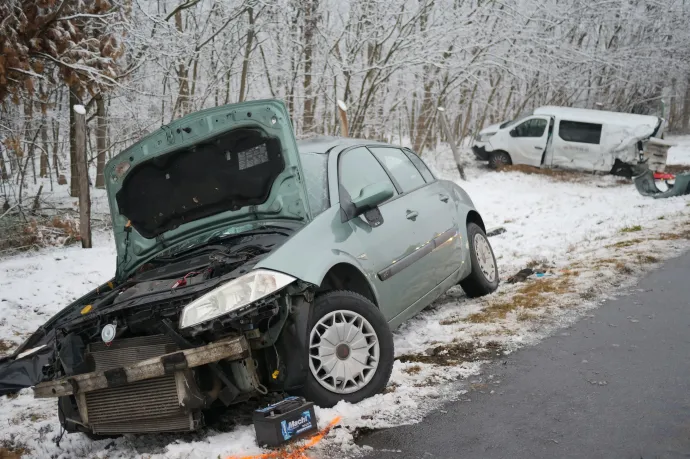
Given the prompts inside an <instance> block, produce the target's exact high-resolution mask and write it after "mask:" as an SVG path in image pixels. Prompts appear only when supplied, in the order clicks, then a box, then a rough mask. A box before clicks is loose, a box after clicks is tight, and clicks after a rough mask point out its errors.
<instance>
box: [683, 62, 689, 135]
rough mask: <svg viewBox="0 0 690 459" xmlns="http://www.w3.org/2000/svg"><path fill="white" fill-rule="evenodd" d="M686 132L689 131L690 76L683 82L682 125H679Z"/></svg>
mask: <svg viewBox="0 0 690 459" xmlns="http://www.w3.org/2000/svg"><path fill="white" fill-rule="evenodd" d="M681 129H683V132H685V133H686V134H687V133H688V132H690V76H688V79H687V81H686V82H685V100H684V101H683V125H682V126H681Z"/></svg>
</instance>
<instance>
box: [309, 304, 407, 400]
mask: <svg viewBox="0 0 690 459" xmlns="http://www.w3.org/2000/svg"><path fill="white" fill-rule="evenodd" d="M393 356H394V354H393V334H392V333H391V331H390V329H389V328H388V323H387V322H386V319H385V318H384V317H383V314H381V311H379V310H378V308H377V307H376V306H375V305H374V304H373V303H372V302H371V301H369V300H367V299H366V298H364V297H363V296H361V295H359V294H357V293H354V292H350V291H335V292H329V293H326V294H325V295H321V296H318V297H317V298H316V301H314V306H313V311H312V315H311V320H310V322H309V375H308V376H307V382H306V384H305V387H304V396H305V397H306V398H307V399H309V400H311V401H313V402H314V403H316V404H317V405H319V406H321V407H331V406H333V405H335V404H336V403H338V402H339V401H341V400H345V401H346V402H349V403H357V402H360V401H362V400H364V399H365V398H368V397H371V396H372V395H376V394H378V393H379V392H381V391H383V389H384V388H385V387H386V384H387V383H388V379H389V378H390V376H391V372H392V371H393V361H394V358H393Z"/></svg>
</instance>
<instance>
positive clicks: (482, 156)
mask: <svg viewBox="0 0 690 459" xmlns="http://www.w3.org/2000/svg"><path fill="white" fill-rule="evenodd" d="M472 153H474V156H475V157H476V158H477V160H479V161H488V160H489V152H488V151H486V147H484V146H483V145H482V146H478V145H473V146H472Z"/></svg>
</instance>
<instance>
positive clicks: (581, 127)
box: [558, 120, 601, 145]
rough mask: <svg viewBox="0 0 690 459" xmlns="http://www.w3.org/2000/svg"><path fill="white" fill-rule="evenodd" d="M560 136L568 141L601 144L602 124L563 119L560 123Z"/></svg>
mask: <svg viewBox="0 0 690 459" xmlns="http://www.w3.org/2000/svg"><path fill="white" fill-rule="evenodd" d="M558 137H560V138H561V139H563V140H565V141H566V142H579V143H591V144H594V145H599V142H600V141H601V124H593V123H580V122H578V121H566V120H561V121H560V123H559V124H558Z"/></svg>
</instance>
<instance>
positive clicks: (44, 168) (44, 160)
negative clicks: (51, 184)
mask: <svg viewBox="0 0 690 459" xmlns="http://www.w3.org/2000/svg"><path fill="white" fill-rule="evenodd" d="M42 118H43V120H42V121H41V143H42V144H43V149H42V150H41V168H40V171H39V175H40V176H41V178H46V177H48V120H47V119H46V116H45V114H44V115H43V116H42Z"/></svg>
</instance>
